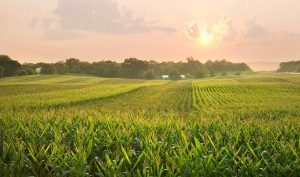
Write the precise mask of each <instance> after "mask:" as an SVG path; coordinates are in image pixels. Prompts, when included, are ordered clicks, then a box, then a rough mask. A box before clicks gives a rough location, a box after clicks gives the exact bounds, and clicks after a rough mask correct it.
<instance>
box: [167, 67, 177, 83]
mask: <svg viewBox="0 0 300 177" xmlns="http://www.w3.org/2000/svg"><path fill="white" fill-rule="evenodd" d="M168 74H169V78H170V79H171V80H179V79H180V73H179V72H178V71H177V70H176V69H172V70H170V71H169V72H168Z"/></svg>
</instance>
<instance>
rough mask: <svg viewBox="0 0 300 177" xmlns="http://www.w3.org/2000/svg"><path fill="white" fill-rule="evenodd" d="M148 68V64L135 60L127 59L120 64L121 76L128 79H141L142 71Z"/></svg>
mask: <svg viewBox="0 0 300 177" xmlns="http://www.w3.org/2000/svg"><path fill="white" fill-rule="evenodd" d="M147 68H148V62H147V61H143V60H138V59H136V58H128V59H125V60H124V63H123V64H122V72H123V76H125V77H129V78H143V75H144V71H145V70H146V69H147Z"/></svg>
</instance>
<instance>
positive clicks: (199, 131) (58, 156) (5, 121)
mask: <svg viewBox="0 0 300 177" xmlns="http://www.w3.org/2000/svg"><path fill="white" fill-rule="evenodd" d="M299 82H300V75H299V76H298V75H282V74H270V73H262V74H261V73H259V74H252V75H242V76H228V77H216V78H209V79H203V80H185V81H159V80H154V81H146V80H130V79H104V78H98V77H89V76H54V75H53V76H27V77H13V78H5V79H0V108H1V109H0V140H1V141H0V143H1V144H0V174H1V176H299V174H300V165H299V164H300V157H299V156H300V155H299V154H300V134H299V132H300V124H299V118H300V111H299V110H300V85H299Z"/></svg>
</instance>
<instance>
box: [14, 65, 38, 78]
mask: <svg viewBox="0 0 300 177" xmlns="http://www.w3.org/2000/svg"><path fill="white" fill-rule="evenodd" d="M35 74H37V73H36V71H35V70H34V69H33V68H30V67H28V66H22V67H21V68H20V69H18V71H17V75H18V76H24V75H35Z"/></svg>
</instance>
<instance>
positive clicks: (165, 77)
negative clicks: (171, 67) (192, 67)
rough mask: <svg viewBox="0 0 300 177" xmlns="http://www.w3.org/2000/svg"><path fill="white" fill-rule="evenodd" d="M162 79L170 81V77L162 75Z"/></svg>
mask: <svg viewBox="0 0 300 177" xmlns="http://www.w3.org/2000/svg"><path fill="white" fill-rule="evenodd" d="M161 77H162V79H169V75H162V76H161Z"/></svg>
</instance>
